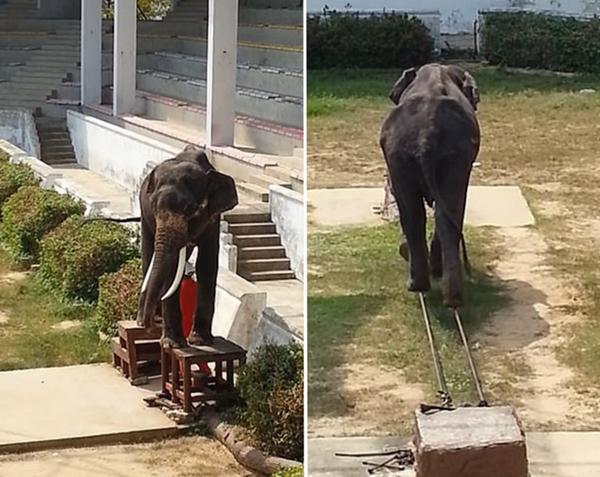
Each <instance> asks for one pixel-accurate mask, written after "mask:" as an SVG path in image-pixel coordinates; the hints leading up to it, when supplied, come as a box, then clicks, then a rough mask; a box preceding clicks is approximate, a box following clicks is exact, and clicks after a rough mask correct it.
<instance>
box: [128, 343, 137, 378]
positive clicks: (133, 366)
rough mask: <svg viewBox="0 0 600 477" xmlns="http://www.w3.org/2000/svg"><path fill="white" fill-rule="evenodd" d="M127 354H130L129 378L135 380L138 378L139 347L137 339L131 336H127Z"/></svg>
mask: <svg viewBox="0 0 600 477" xmlns="http://www.w3.org/2000/svg"><path fill="white" fill-rule="evenodd" d="M127 354H128V355H129V379H130V380H131V381H135V380H136V379H137V378H138V367H137V348H136V347H135V340H134V339H133V338H130V337H129V336H128V337H127Z"/></svg>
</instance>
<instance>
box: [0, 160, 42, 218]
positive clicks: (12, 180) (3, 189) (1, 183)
mask: <svg viewBox="0 0 600 477" xmlns="http://www.w3.org/2000/svg"><path fill="white" fill-rule="evenodd" d="M0 154H1V153H0ZM6 159H8V156H7V157H6ZM37 183H38V181H37V180H36V179H35V177H34V175H33V171H32V170H31V168H29V167H28V166H26V165H24V164H11V163H9V162H8V160H4V159H3V158H1V157H0V207H2V205H4V203H5V202H6V200H7V199H8V198H9V197H10V196H11V195H13V194H14V193H15V192H17V191H18V190H19V189H20V188H21V187H24V186H28V185H36V184H37Z"/></svg>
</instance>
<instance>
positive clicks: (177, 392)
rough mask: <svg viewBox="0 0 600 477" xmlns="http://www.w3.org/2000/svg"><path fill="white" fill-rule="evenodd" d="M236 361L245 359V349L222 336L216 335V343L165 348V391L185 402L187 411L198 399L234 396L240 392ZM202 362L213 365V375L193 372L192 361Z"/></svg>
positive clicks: (227, 398)
mask: <svg viewBox="0 0 600 477" xmlns="http://www.w3.org/2000/svg"><path fill="white" fill-rule="evenodd" d="M236 362H237V366H241V365H242V364H244V363H245V362H246V351H245V350H244V349H243V348H241V347H239V346H238V345H236V344H235V343H232V342H231V341H228V340H226V339H225V338H221V337H215V340H214V343H213V344H212V345H208V346H193V347H187V348H163V349H162V356H161V371H162V390H163V393H164V394H168V395H169V396H171V401H172V402H173V403H175V404H179V403H183V410H184V411H185V412H192V411H193V409H194V406H193V403H195V402H201V403H203V402H207V401H214V402H219V401H223V400H229V399H232V398H235V397H236V396H237V392H236V390H235V385H234V381H233V373H234V370H235V366H236ZM202 363H206V364H208V365H211V364H212V365H213V367H214V373H213V375H211V376H202V377H198V376H197V374H196V373H193V372H192V365H194V364H196V365H199V364H202ZM180 369H181V372H180ZM180 374H183V375H182V376H180Z"/></svg>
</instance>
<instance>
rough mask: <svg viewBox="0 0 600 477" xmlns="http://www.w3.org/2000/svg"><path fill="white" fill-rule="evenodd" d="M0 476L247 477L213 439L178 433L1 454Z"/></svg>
mask: <svg viewBox="0 0 600 477" xmlns="http://www.w3.org/2000/svg"><path fill="white" fill-rule="evenodd" d="M0 475H2V477H23V476H35V477H55V476H60V477H107V476H110V477H196V476H227V477H251V476H254V475H255V474H253V473H251V472H249V471H247V470H246V469H244V468H243V467H241V466H240V465H239V464H238V463H237V462H236V461H235V460H234V459H233V457H232V456H231V454H230V453H229V452H228V451H227V450H226V449H225V448H224V447H223V446H222V445H220V444H219V443H218V442H216V441H214V440H212V439H209V438H206V437H183V438H179V439H173V440H167V441H162V442H159V443H152V444H138V445H128V446H107V447H95V448H87V449H66V450H56V451H47V452H36V453H31V454H23V455H6V456H0Z"/></svg>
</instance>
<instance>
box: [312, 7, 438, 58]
mask: <svg viewBox="0 0 600 477" xmlns="http://www.w3.org/2000/svg"><path fill="white" fill-rule="evenodd" d="M307 38H308V39H307V51H308V67H309V68H349V67H357V68H378V67H387V68H389V67H397V68H398V67H399V68H408V67H413V66H419V65H422V64H424V63H427V62H429V61H430V60H431V57H432V54H433V40H432V39H431V37H430V36H429V31H428V30H427V27H425V25H424V24H423V23H422V22H421V21H420V20H418V19H417V18H415V17H409V16H408V15H406V14H396V13H389V14H384V15H369V16H368V17H361V16H359V15H358V14H357V13H352V12H344V13H338V12H325V14H324V15H322V16H314V17H309V19H308V21H307Z"/></svg>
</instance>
